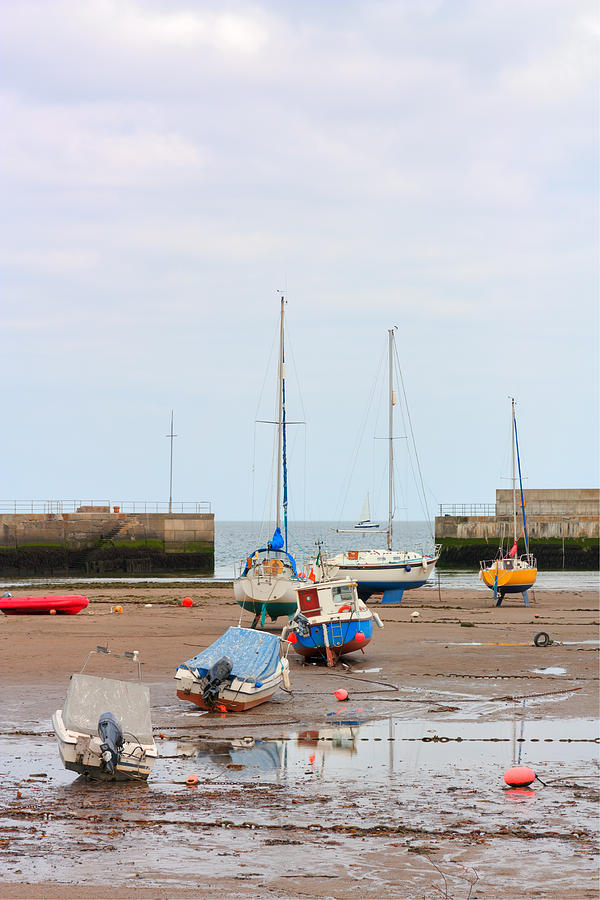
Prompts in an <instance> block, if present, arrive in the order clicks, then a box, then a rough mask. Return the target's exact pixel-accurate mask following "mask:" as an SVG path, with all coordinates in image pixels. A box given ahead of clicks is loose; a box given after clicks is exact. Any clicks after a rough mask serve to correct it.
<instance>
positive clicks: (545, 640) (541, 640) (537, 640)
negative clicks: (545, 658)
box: [533, 631, 552, 647]
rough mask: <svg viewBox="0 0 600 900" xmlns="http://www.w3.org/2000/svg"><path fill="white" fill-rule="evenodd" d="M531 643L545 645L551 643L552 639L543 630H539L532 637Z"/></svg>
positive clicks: (539, 645) (537, 645) (538, 645)
mask: <svg viewBox="0 0 600 900" xmlns="http://www.w3.org/2000/svg"><path fill="white" fill-rule="evenodd" d="M533 643H534V644H535V646H536V647H547V646H548V645H549V644H551V643H552V639H551V637H550V635H549V634H547V633H546V632H545V631H540V632H539V633H538V634H536V636H535V637H534V639H533Z"/></svg>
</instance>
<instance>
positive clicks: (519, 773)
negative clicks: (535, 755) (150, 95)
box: [504, 766, 536, 788]
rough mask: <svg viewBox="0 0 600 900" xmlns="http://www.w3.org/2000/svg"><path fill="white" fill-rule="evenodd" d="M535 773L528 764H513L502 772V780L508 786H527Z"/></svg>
mask: <svg viewBox="0 0 600 900" xmlns="http://www.w3.org/2000/svg"><path fill="white" fill-rule="evenodd" d="M535 778H536V775H535V772H534V771H533V769H530V768H529V766H513V767H512V769H507V770H506V772H505V773H504V780H505V782H506V783H507V785H508V786H509V787H513V788H514V787H527V786H528V785H530V784H531V783H532V782H534V781H535Z"/></svg>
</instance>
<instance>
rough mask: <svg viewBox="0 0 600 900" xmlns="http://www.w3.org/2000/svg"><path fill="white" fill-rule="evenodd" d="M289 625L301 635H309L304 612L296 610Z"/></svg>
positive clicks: (308, 626) (308, 625)
mask: <svg viewBox="0 0 600 900" xmlns="http://www.w3.org/2000/svg"><path fill="white" fill-rule="evenodd" d="M290 625H292V626H293V629H294V631H297V632H298V634H299V635H300V636H301V637H308V636H309V635H310V622H309V621H308V619H307V617H306V616H305V615H304V613H301V612H297V613H296V615H295V616H294V618H293V619H292V621H291V622H290Z"/></svg>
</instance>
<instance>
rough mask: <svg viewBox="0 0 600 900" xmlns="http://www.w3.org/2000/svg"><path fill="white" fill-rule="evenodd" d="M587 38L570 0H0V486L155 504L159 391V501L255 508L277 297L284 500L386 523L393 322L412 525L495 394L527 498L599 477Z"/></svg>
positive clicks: (454, 496)
mask: <svg viewBox="0 0 600 900" xmlns="http://www.w3.org/2000/svg"><path fill="white" fill-rule="evenodd" d="M598 33H599V27H598V12H597V8H596V4H595V3H594V2H589V0H570V2H568V3H566V2H564V0H525V2H523V0H486V2H485V3H481V2H480V0H391V2H388V0H364V2H363V0H343V2H342V0H339V2H336V0H331V2H329V3H317V2H312V0H306V2H302V3H298V2H289V0H288V2H286V0H278V2H274V0H273V2H260V0H259V2H255V3H252V2H247V3H235V2H233V3H232V2H227V0H219V2H212V0H206V2H191V0H187V2H186V0H86V2H85V3H81V2H80V0H4V3H3V6H2V29H1V31H0V54H1V57H2V66H1V76H0V77H1V83H0V105H1V113H0V115H1V120H2V125H3V128H2V131H3V137H2V141H1V143H0V178H1V183H0V188H1V191H2V203H1V204H0V221H1V229H2V235H1V245H0V266H1V274H0V277H1V282H0V290H1V295H0V296H1V308H2V326H3V327H2V332H3V352H2V387H3V390H2V405H3V415H2V420H3V425H4V440H3V442H2V444H3V460H4V463H3V466H2V469H3V482H4V484H3V489H2V491H0V494H1V495H2V496H3V497H4V499H5V500H14V499H18V500H30V499H31V500H46V499H65V500H66V499H88V500H104V499H106V500H110V501H111V502H119V501H127V500H150V501H156V500H161V501H166V500H168V497H169V464H170V458H169V444H170V442H169V440H168V438H167V437H166V435H167V434H168V432H169V427H170V413H171V410H174V417H175V432H176V433H177V435H178V437H177V438H175V439H174V457H173V498H174V500H175V501H202V500H208V501H210V502H211V504H212V510H213V512H214V513H215V516H216V518H217V519H221V520H227V519H241V520H246V519H262V518H265V517H267V518H268V517H269V514H270V506H269V504H270V500H271V497H272V479H271V477H270V474H269V473H270V472H271V462H272V438H273V433H272V432H273V429H272V428H271V427H270V426H267V425H255V419H257V418H272V417H273V415H274V403H275V376H276V359H275V348H276V342H277V327H278V316H279V297H280V296H281V293H282V292H284V293H285V296H286V299H287V306H286V337H287V347H288V366H287V370H286V374H287V379H288V417H289V418H291V419H293V420H294V421H302V422H305V423H306V424H305V425H298V426H291V427H290V429H289V431H290V460H289V464H290V465H289V483H290V507H289V509H290V516H291V518H292V519H294V518H295V519H304V518H307V519H334V520H335V519H353V518H356V517H358V514H359V512H360V508H361V505H362V502H363V498H364V495H365V493H366V491H367V490H370V491H371V495H372V497H373V504H374V508H372V513H373V515H374V517H385V515H386V513H387V499H386V498H387V493H386V491H387V488H386V487H385V472H384V466H385V459H384V456H382V452H383V451H384V448H385V443H384V442H382V441H381V440H380V438H381V437H382V436H384V433H385V428H386V427H387V426H385V422H384V420H382V419H381V418H379V419H378V420H376V422H375V424H374V425H365V422H366V421H367V418H366V417H367V413H369V411H370V412H374V411H375V409H376V408H379V407H378V404H379V399H380V395H381V396H382V395H383V391H384V389H383V384H382V387H381V390H380V389H379V388H377V389H375V388H374V385H375V384H376V375H377V372H378V371H381V365H382V359H383V355H384V354H385V349H386V341H387V331H388V329H391V328H394V327H396V326H397V331H396V332H395V335H396V344H397V349H398V358H399V361H400V365H401V368H402V373H403V378H404V383H405V388H406V395H407V398H408V405H409V409H410V417H411V422H412V427H413V431H414V436H415V442H416V446H417V448H418V452H419V465H420V469H421V472H422V476H423V482H424V485H425V490H426V496H427V511H428V512H429V514H431V515H433V514H435V512H436V510H437V507H438V505H439V504H441V503H492V502H493V501H494V498H495V491H496V489H497V488H501V487H507V486H508V484H509V482H507V481H506V480H505V478H506V476H507V475H509V474H510V433H509V428H510V401H509V399H508V398H509V396H515V397H516V399H517V415H518V422H519V438H520V442H521V452H522V456H523V467H524V474H525V477H526V481H525V487H530V488H568V487H595V486H597V485H598V480H599V479H598V458H599V448H598V434H599V427H598V426H599V423H598V408H599V403H598V400H599V397H598V384H599V364H598V360H599V346H598V333H599V331H598V150H599V146H598V105H597V92H598V67H597V64H598V49H597V42H598ZM397 428H398V431H397V433H395V435H394V436H395V437H396V438H397V441H395V443H394V446H395V448H397V457H398V463H399V469H398V485H397V491H398V493H397V499H396V503H397V512H398V514H400V515H402V516H404V517H405V518H408V519H422V518H424V514H423V506H422V505H419V504H418V502H417V500H416V494H413V493H412V492H411V490H410V488H409V487H408V486H407V485H406V483H405V479H404V476H405V475H406V474H407V473H408V471H409V467H408V464H405V463H403V462H402V461H401V456H402V452H403V448H404V447H405V445H406V444H407V443H408V442H407V441H406V440H404V434H403V431H402V426H401V422H400V419H398V425H397ZM369 429H370V430H369ZM382 479H383V480H382ZM373 504H372V506H373Z"/></svg>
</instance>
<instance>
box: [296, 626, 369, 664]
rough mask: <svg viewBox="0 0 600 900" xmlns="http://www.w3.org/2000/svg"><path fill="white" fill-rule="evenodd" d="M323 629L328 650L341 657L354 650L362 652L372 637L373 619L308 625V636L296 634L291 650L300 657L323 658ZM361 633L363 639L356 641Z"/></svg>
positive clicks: (324, 650) (324, 647) (324, 646)
mask: <svg viewBox="0 0 600 900" xmlns="http://www.w3.org/2000/svg"><path fill="white" fill-rule="evenodd" d="M324 627H325V628H326V629H327V642H328V644H329V650H330V651H331V652H332V653H333V654H334V655H335V656H342V655H343V654H345V653H353V652H354V651H356V650H364V648H365V647H366V646H367V644H368V643H370V641H371V638H372V637H373V619H372V618H369V619H362V620H358V621H357V620H356V619H352V620H350V619H346V620H343V619H340V620H338V621H335V622H328V623H326V624H325V623H319V624H317V625H312V624H311V625H310V633H309V635H308V636H306V637H305V636H303V635H300V634H298V633H297V632H296V639H297V640H296V643H295V644H293V649H294V650H295V652H296V653H298V654H300V656H305V657H310V656H323V655H324V654H325V652H326V649H327V648H326V643H325V635H324V630H323V629H324ZM358 633H361V634H363V635H364V638H362V639H358V638H357V634H358Z"/></svg>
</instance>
